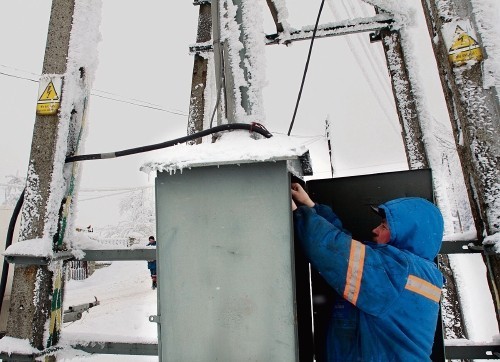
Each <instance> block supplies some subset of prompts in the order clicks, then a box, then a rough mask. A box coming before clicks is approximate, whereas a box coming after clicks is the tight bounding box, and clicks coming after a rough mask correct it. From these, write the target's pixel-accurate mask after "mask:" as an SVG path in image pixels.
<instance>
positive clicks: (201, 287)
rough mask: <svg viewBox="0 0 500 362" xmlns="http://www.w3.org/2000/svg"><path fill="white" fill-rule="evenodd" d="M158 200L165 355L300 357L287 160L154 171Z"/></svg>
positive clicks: (195, 357) (178, 357)
mask: <svg viewBox="0 0 500 362" xmlns="http://www.w3.org/2000/svg"><path fill="white" fill-rule="evenodd" d="M156 203H157V207H156V210H157V240H158V244H157V251H158V263H157V272H158V278H159V279H158V280H159V286H158V315H159V316H160V329H161V331H160V335H159V353H160V357H161V360H162V361H208V360H210V361H215V360H218V361H296V360H297V359H298V357H297V356H298V353H297V349H298V346H297V331H296V324H295V306H294V305H295V304H294V302H295V297H294V287H293V274H294V273H293V248H292V221H291V212H290V186H289V176H288V172H287V167H286V161H279V162H268V163H258V164H241V165H225V166H221V167H214V166H210V167H200V168H193V169H189V170H184V171H183V172H182V173H181V172H177V173H176V174H172V175H170V174H168V173H163V174H159V175H158V177H157V179H156ZM160 301H161V302H160Z"/></svg>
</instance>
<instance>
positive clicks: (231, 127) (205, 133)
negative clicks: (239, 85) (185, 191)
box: [65, 123, 272, 163]
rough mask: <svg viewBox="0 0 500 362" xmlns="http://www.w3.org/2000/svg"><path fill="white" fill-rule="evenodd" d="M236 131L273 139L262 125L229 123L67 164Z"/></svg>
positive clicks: (75, 158) (71, 159) (69, 159)
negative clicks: (246, 131) (254, 133)
mask: <svg viewBox="0 0 500 362" xmlns="http://www.w3.org/2000/svg"><path fill="white" fill-rule="evenodd" d="M234 129H241V130H248V131H250V132H256V133H258V134H260V135H262V136H264V137H266V138H270V137H272V134H271V133H270V132H269V131H268V130H267V129H266V128H265V127H264V126H263V125H261V124H260V123H251V124H248V123H228V124H223V125H220V126H216V127H212V128H208V129H206V130H203V131H200V132H197V133H193V134H191V135H188V136H184V137H181V138H177V139H174V140H171V141H166V142H162V143H157V144H154V145H149V146H142V147H136V148H130V149H127V150H123V151H116V152H110V153H93V154H89V155H76V156H70V157H67V158H66V161H65V162H66V163H68V162H77V161H87V160H101V159H106V158H116V157H122V156H129V155H134V154H137V153H143V152H149V151H154V150H159V149H161V148H167V147H171V146H175V145H177V144H179V143H184V142H188V141H191V140H194V139H196V138H200V137H204V136H208V135H210V134H212V133H217V132H220V131H229V130H234Z"/></svg>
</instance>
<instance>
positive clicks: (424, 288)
mask: <svg viewBox="0 0 500 362" xmlns="http://www.w3.org/2000/svg"><path fill="white" fill-rule="evenodd" d="M405 288H406V289H408V290H411V291H412V292H415V293H417V294H420V295H422V296H424V297H426V298H428V299H430V300H433V301H434V302H436V303H439V299H440V298H441V289H440V288H438V287H436V286H435V285H434V284H431V283H429V282H428V281H427V280H424V279H421V278H419V277H416V276H415V275H410V276H409V277H408V281H407V282H406V286H405Z"/></svg>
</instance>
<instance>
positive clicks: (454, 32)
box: [422, 0, 500, 321]
mask: <svg viewBox="0 0 500 362" xmlns="http://www.w3.org/2000/svg"><path fill="white" fill-rule="evenodd" d="M488 3H490V5H491V6H494V4H495V2H494V1H491V2H489V1H477V0H440V1H436V0H422V5H423V9H424V13H425V16H426V20H427V25H428V29H429V33H430V36H431V38H432V39H433V40H434V41H433V42H432V46H433V49H434V53H435V56H436V59H437V63H438V65H439V70H440V78H441V84H442V87H443V90H444V93H445V95H446V104H447V107H448V112H449V114H450V120H451V124H452V127H453V131H454V135H455V143H456V146H457V150H458V153H459V156H460V161H461V163H462V167H463V171H464V175H465V177H464V178H465V183H466V186H467V191H468V196H469V201H470V204H471V208H472V210H473V215H474V221H475V225H476V230H477V236H478V240H479V241H491V242H493V243H497V244H500V243H499V241H500V237H499V233H500V157H499V155H500V141H499V140H500V122H499V119H500V106H499V99H498V94H497V89H498V87H499V86H500V82H499V81H498V80H499V79H500V66H498V64H500V62H499V59H498V57H499V54H500V41H499V40H498V39H499V38H500V34H499V31H498V29H499V28H498V26H497V24H496V22H497V18H496V17H495V16H494V15H492V13H494V11H492V10H491V9H490V8H488ZM496 6H498V5H496ZM495 57H497V58H496V59H495ZM497 250H499V249H498V248H497ZM485 261H486V263H487V266H488V270H489V274H490V279H489V281H490V286H491V289H492V291H493V297H494V298H493V299H494V301H495V305H496V307H497V319H498V320H499V321H500V318H499V316H500V313H499V311H500V300H499V298H500V297H499V291H498V286H499V285H500V283H499V281H500V258H499V257H498V255H495V256H486V257H485Z"/></svg>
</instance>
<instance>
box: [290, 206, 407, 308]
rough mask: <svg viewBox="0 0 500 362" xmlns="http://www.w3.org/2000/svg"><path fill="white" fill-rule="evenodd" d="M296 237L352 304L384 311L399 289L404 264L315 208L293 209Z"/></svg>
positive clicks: (309, 256) (337, 289) (322, 273)
mask: <svg viewBox="0 0 500 362" xmlns="http://www.w3.org/2000/svg"><path fill="white" fill-rule="evenodd" d="M293 214H294V223H295V232H296V236H297V238H298V239H299V241H300V244H301V246H302V249H303V250H304V253H305V254H306V256H307V258H308V259H309V261H310V263H311V265H312V266H313V267H314V269H315V270H317V271H318V272H319V273H320V274H321V275H322V276H323V278H324V279H325V280H326V281H327V282H328V284H329V285H330V286H332V287H333V288H334V289H335V290H336V291H337V293H339V294H340V295H342V296H343V297H344V298H345V299H347V300H348V301H349V302H351V303H352V304H354V305H356V306H357V307H358V308H360V309H362V310H364V311H365V312H367V313H370V314H374V315H378V314H380V313H383V312H384V311H385V310H386V308H387V307H388V306H390V304H391V303H392V301H394V300H395V299H396V298H397V296H398V295H399V293H400V292H401V284H402V285H403V286H404V283H405V281H406V277H407V272H406V271H407V265H406V264H405V261H404V258H403V260H398V261H395V260H394V259H392V258H390V257H387V256H386V255H385V254H384V253H383V251H381V250H377V249H372V248H371V247H368V246H366V245H365V244H363V243H361V242H359V241H356V240H354V239H352V238H351V236H350V235H349V234H347V233H346V232H344V231H343V230H342V229H340V228H339V227H337V226H335V225H333V224H331V223H329V222H328V221H326V220H325V218H323V217H321V216H319V215H318V213H317V212H316V210H315V208H311V207H306V206H301V207H298V208H297V210H296V211H294V213H293Z"/></svg>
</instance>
